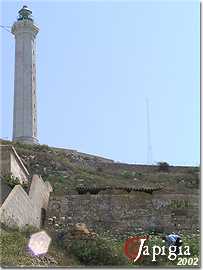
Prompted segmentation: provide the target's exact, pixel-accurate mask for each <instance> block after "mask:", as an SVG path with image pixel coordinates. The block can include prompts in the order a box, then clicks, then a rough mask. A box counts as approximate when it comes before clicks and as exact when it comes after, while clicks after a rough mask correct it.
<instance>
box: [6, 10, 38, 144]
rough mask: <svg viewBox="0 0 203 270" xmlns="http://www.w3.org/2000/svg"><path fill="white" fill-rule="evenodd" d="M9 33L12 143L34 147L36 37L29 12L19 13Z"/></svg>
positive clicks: (21, 11)
mask: <svg viewBox="0 0 203 270" xmlns="http://www.w3.org/2000/svg"><path fill="white" fill-rule="evenodd" d="M18 14H19V15H18V18H17V21H16V22H14V24H13V26H12V29H11V32H12V34H13V35H14V36H15V78H14V108H13V141H20V142H23V143H30V144H37V143H38V138H37V98H36V35H37V33H38V32H39V28H38V27H37V26H36V25H35V24H34V21H33V18H32V11H31V10H30V9H28V7H27V6H23V8H22V9H21V10H20V11H19V12H18Z"/></svg>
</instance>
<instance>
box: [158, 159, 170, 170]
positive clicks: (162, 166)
mask: <svg viewBox="0 0 203 270" xmlns="http://www.w3.org/2000/svg"><path fill="white" fill-rule="evenodd" d="M157 165H158V168H159V171H160V172H169V168H170V165H169V164H168V163H167V162H164V161H161V162H158V163H157Z"/></svg>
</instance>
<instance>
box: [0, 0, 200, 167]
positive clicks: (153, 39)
mask: <svg viewBox="0 0 203 270" xmlns="http://www.w3.org/2000/svg"><path fill="white" fill-rule="evenodd" d="M23 4H27V5H28V6H29V8H31V9H32V11H33V16H34V20H35V23H36V24H37V25H38V26H39V28H40V32H39V34H38V36H37V99H38V135H39V140H40V143H41V144H48V145H50V146H56V147H64V148H71V149H76V150H78V151H81V152H86V153H91V154H97V155H100V156H104V157H109V158H112V159H114V160H116V161H122V162H127V163H147V153H148V152H147V149H148V144H147V113H146V111H147V110H146V98H147V99H148V100H149V110H150V126H151V142H152V161H153V163H156V162H159V161H167V162H169V163H170V164H173V165H198V164H199V162H200V161H199V159H200V155H199V152H200V134H199V133H200V36H199V32H200V26H199V23H200V16H199V13H200V6H199V2H198V1H169V2H167V1H157V2H156V1H149V2H147V1H129V2H128V1H123V2H122V1H118V2H116V1H95V2H93V1H89V2H88V1H78V2H77V1H72V2H71V1H62V2H60V1H55V2H53V1H52V2H48V1H45V2H41V1H35V2H32V1H24V2H17V1H13V2H12V1H4V2H2V3H1V5H2V6H1V7H2V20H1V24H2V25H7V26H8V25H12V23H13V22H14V21H15V19H16V17H17V11H18V10H19V9H20V8H21V7H22V5H23ZM1 38H2V39H3V45H2V89H3V91H2V95H1V96H2V98H1V101H2V102H1V103H2V113H1V114H2V131H1V137H2V138H8V139H11V136H12V118H13V116H12V110H13V85H14V49H15V44H14V38H13V36H12V35H11V34H9V33H8V32H6V31H4V30H1Z"/></svg>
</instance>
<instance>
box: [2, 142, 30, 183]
mask: <svg viewBox="0 0 203 270" xmlns="http://www.w3.org/2000/svg"><path fill="white" fill-rule="evenodd" d="M0 154H1V155H0V158H1V159H0V163H1V166H0V175H1V176H5V175H13V176H14V177H17V178H18V179H19V180H20V183H21V184H22V183H26V182H28V178H29V173H28V171H27V169H26V168H25V166H24V164H23V162H22V161H21V159H20V157H19V156H18V154H17V152H16V151H15V148H14V147H13V146H10V145H1V146H0Z"/></svg>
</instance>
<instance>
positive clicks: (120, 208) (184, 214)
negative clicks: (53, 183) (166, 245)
mask: <svg viewBox="0 0 203 270" xmlns="http://www.w3.org/2000/svg"><path fill="white" fill-rule="evenodd" d="M188 200H189V201H188ZM188 202H189V203H188ZM198 215H199V211H198V196H195V195H194V196H193V195H191V197H190V198H189V197H188V194H187V195H184V194H182V195H181V196H179V195H178V196H177V195H176V194H170V195H165V196H159V194H157V193H156V194H152V195H150V194H147V193H145V192H134V194H127V195H125V194H122V195H112V194H98V195H90V194H88V195H68V196H65V197H58V198H57V197H55V198H51V199H50V202H49V207H48V216H49V217H53V216H56V223H59V225H62V226H65V227H66V226H67V227H68V226H69V224H74V223H78V222H81V223H86V225H87V226H88V227H89V228H92V229H93V230H94V231H96V232H101V231H102V232H105V231H106V232H107V231H109V232H110V233H111V234H113V235H117V236H118V235H120V236H122V235H125V234H126V233H130V232H132V233H133V232H137V231H143V230H144V231H146V230H158V231H164V232H171V231H181V230H196V229H197V228H199V219H198ZM62 217H63V219H62V220H63V222H62V223H63V224H60V223H61V218H62Z"/></svg>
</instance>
